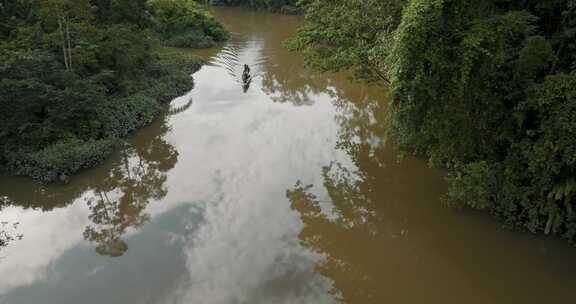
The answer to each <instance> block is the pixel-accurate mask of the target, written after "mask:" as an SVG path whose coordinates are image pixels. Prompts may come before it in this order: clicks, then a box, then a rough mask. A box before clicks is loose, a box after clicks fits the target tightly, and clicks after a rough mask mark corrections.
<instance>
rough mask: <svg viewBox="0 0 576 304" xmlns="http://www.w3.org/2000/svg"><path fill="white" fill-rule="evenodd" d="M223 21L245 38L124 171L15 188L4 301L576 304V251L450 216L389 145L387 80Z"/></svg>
mask: <svg viewBox="0 0 576 304" xmlns="http://www.w3.org/2000/svg"><path fill="white" fill-rule="evenodd" d="M214 13H215V15H216V16H217V17H218V18H219V19H220V20H222V21H223V22H224V23H225V24H226V25H227V27H228V28H229V29H230V30H231V31H232V32H233V37H232V39H231V40H230V41H229V42H228V43H227V44H226V45H225V46H222V47H219V48H216V49H210V50H204V51H199V52H194V53H195V54H199V55H200V56H202V57H204V58H205V59H206V60H207V61H208V64H207V65H205V66H204V67H203V68H202V69H201V70H200V71H199V72H197V73H196V74H195V75H194V79H195V88H194V89H193V90H192V91H190V92H189V93H188V94H187V95H186V96H182V97H180V98H178V99H176V100H174V101H173V102H172V104H171V105H170V109H169V110H167V113H166V115H164V116H163V117H161V119H158V120H156V121H155V122H154V123H153V124H152V125H151V126H149V127H147V128H145V129H143V130H141V131H139V132H137V133H135V134H134V135H133V136H131V137H130V138H129V139H128V140H127V141H126V144H125V145H124V146H123V147H122V149H120V150H119V151H117V153H115V154H114V155H113V157H111V158H110V159H109V160H108V161H106V163H104V164H103V165H101V166H99V167H97V168H93V169H90V170H85V171H83V172H81V173H80V174H78V175H77V176H74V177H73V178H72V180H71V182H70V183H69V184H66V185H52V186H39V185H37V184H34V183H33V182H31V181H29V180H28V179H24V178H13V177H12V178H8V177H4V178H0V204H1V205H0V206H1V207H2V208H1V211H0V221H1V222H3V224H1V225H2V229H3V230H4V231H5V232H4V233H5V234H6V235H10V236H12V237H13V240H12V241H10V242H9V243H8V244H7V245H6V246H5V247H4V248H1V249H0V303H6V304H20V303H22V304H35V303H42V304H72V303H74V304H77V303H83V304H93V303H94V304H96V303H107V304H115V303H118V304H148V303H150V304H168V303H170V304H184V303H186V304H188V303H201V304H259V303H275V304H276V303H279V304H283V303H285V304H288V303H320V304H321V303H360V304H363V303H467V304H475V303H478V304H480V303H482V304H488V303H503V304H504V303H505V304H516V303H518V304H520V303H522V304H528V303H538V304H541V303H571V302H572V301H574V298H575V296H576V258H575V257H576V250H575V249H574V248H572V247H570V246H569V245H568V244H566V243H565V242H564V241H561V240H557V239H551V238H546V237H540V236H534V235H531V234H527V233H521V232H513V231H508V230H505V229H503V228H502V227H501V225H500V224H499V223H497V222H495V221H493V220H491V219H490V218H489V217H488V216H487V215H485V214H482V213H477V212H473V211H470V210H465V209H462V210H460V209H453V208H448V207H445V206H443V205H442V202H441V197H442V195H443V193H444V192H445V191H446V184H445V180H444V175H443V173H442V172H439V171H435V170H432V169H430V168H428V167H427V165H426V163H425V162H423V161H421V160H418V159H414V158H410V157H408V158H405V159H403V160H401V161H399V159H398V155H397V153H396V152H395V151H394V148H393V145H392V144H391V143H387V142H385V141H384V140H383V138H384V132H385V130H384V129H383V124H382V121H383V119H384V114H385V93H384V89H383V88H381V87H372V86H367V85H363V84H359V83H353V82H350V81H349V80H348V79H347V77H346V75H341V74H337V75H322V74H318V73H313V72H311V71H308V70H306V69H304V68H303V67H302V65H303V60H302V59H301V57H300V56H299V55H298V54H294V53H290V52H288V51H286V50H284V49H283V48H282V41H283V40H284V39H286V38H288V37H289V36H290V35H292V34H293V33H294V31H295V29H296V28H297V26H299V25H301V19H300V18H299V17H294V16H281V15H273V14H267V13H262V12H249V11H243V10H238V9H216V10H215V11H214ZM244 64H248V65H249V66H250V68H251V75H252V81H251V83H250V85H249V86H243V84H242V80H241V79H242V70H243V65H244ZM20 236H21V239H20Z"/></svg>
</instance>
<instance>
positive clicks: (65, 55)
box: [58, 16, 70, 71]
mask: <svg viewBox="0 0 576 304" xmlns="http://www.w3.org/2000/svg"><path fill="white" fill-rule="evenodd" d="M62 19H63V18H62V16H58V29H59V30H60V36H62V53H63V54H64V66H65V67H66V71H68V70H70V67H69V65H68V54H67V52H66V36H65V35H64V26H63V24H62Z"/></svg>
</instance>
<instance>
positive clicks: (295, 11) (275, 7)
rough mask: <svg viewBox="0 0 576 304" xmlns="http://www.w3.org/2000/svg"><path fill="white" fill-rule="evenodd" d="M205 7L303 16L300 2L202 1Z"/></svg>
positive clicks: (264, 0)
mask: <svg viewBox="0 0 576 304" xmlns="http://www.w3.org/2000/svg"><path fill="white" fill-rule="evenodd" d="M202 2H203V3H204V4H205V5H213V6H235V7H245V8H249V9H254V10H264V11H268V12H271V13H277V14H285V15H303V14H304V9H303V8H302V5H303V4H304V3H306V2H307V1H302V0H203V1H202Z"/></svg>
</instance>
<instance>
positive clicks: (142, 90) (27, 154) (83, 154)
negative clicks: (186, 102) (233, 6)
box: [2, 51, 202, 183]
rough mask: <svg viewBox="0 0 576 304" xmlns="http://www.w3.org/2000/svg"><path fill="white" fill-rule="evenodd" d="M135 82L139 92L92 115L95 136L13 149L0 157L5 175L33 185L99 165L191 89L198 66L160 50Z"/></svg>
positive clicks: (115, 99) (63, 179)
mask: <svg viewBox="0 0 576 304" xmlns="http://www.w3.org/2000/svg"><path fill="white" fill-rule="evenodd" d="M156 57H157V58H156V59H155V60H154V62H153V63H151V65H150V66H148V67H146V68H145V69H144V70H143V77H142V79H141V80H140V81H139V83H138V84H136V85H137V86H138V88H139V90H138V91H139V92H138V93H135V94H132V95H129V96H126V97H111V98H109V99H108V101H107V102H106V104H105V107H103V108H100V109H99V111H98V112H97V113H96V114H97V115H100V116H99V117H98V118H97V120H98V121H100V123H99V124H100V129H101V130H100V131H99V133H100V134H101V136H99V137H97V138H94V139H88V140H83V139H79V138H69V139H63V140H61V141H58V142H56V143H53V144H50V145H48V146H47V147H44V148H41V149H38V150H33V149H26V148H23V149H16V150H15V151H11V153H8V154H7V155H5V156H4V157H3V158H4V163H3V167H4V168H3V170H2V171H4V173H5V174H8V175H17V176H27V177H30V178H32V179H34V180H36V181H38V182H42V183H51V182H67V181H68V179H69V177H70V176H71V175H73V174H75V173H76V172H78V171H80V170H82V169H86V168H90V167H93V166H96V165H98V164H100V163H102V161H104V160H105V159H106V158H107V157H108V156H109V155H110V154H111V153H112V152H113V151H114V150H115V149H116V148H117V147H118V145H119V144H121V143H122V142H123V140H124V139H125V138H126V137H127V136H129V135H130V134H131V133H132V132H133V131H135V130H138V129H140V128H142V127H144V126H146V125H149V124H150V123H151V122H152V121H153V120H154V119H156V118H157V117H158V116H159V115H160V114H161V113H162V112H163V111H165V110H166V104H167V103H168V102H170V101H171V100H172V99H174V98H176V97H178V96H181V95H183V94H185V93H186V92H188V91H189V90H191V89H192V88H193V86H194V82H193V78H192V77H191V74H192V73H194V72H196V71H197V70H199V69H200V67H201V66H202V61H201V60H200V59H199V58H193V57H189V56H181V55H178V54H177V53H175V52H170V53H168V52H163V51H160V52H159V53H158V54H157V55H156Z"/></svg>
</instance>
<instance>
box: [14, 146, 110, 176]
mask: <svg viewBox="0 0 576 304" xmlns="http://www.w3.org/2000/svg"><path fill="white" fill-rule="evenodd" d="M114 144H115V142H114V141H113V140H97V141H96V140H90V141H81V140H79V139H68V140H63V141H60V142H57V143H54V144H52V145H50V146H48V147H46V148H44V149H41V150H39V151H35V152H30V153H23V154H18V155H14V156H12V157H10V161H9V162H8V168H9V169H10V171H11V172H13V173H15V174H18V175H25V176H30V177H32V178H34V179H35V180H38V181H41V182H52V181H55V180H58V179H60V180H62V181H65V179H67V178H68V176H69V175H70V174H72V173H74V172H76V171H78V170H80V169H82V168H88V167H92V166H94V165H97V164H99V163H101V162H102V161H103V160H104V159H105V158H106V157H107V156H108V155H109V154H110V153H111V152H112V149H113V147H114Z"/></svg>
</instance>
